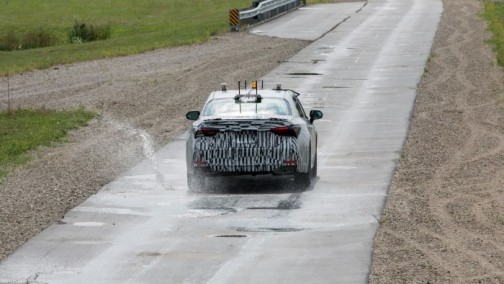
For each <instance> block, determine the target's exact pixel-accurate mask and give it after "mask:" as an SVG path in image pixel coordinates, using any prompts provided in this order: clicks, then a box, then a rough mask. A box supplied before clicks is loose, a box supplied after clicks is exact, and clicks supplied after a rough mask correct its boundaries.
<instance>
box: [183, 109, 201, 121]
mask: <svg viewBox="0 0 504 284" xmlns="http://www.w3.org/2000/svg"><path fill="white" fill-rule="evenodd" d="M199 116H200V112H199V111H196V110H195V111H190V112H188V113H187V114H186V118H187V119H189V120H198V118H199Z"/></svg>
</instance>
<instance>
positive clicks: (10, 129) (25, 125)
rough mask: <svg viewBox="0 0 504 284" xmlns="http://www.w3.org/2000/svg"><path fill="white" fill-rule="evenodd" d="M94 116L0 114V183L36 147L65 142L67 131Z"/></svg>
mask: <svg viewBox="0 0 504 284" xmlns="http://www.w3.org/2000/svg"><path fill="white" fill-rule="evenodd" d="M95 116H96V113H94V112H90V111H86V110H84V109H78V110H68V111H50V110H17V111H13V112H11V113H7V112H1V113H0V183H1V182H2V181H3V180H4V179H5V178H6V176H7V174H8V173H9V172H11V171H12V170H13V169H15V168H16V167H17V166H20V165H23V164H25V163H26V162H28V161H29V160H30V157H29V155H28V154H27V152H28V151H30V150H33V149H35V148H36V147H38V146H41V145H43V146H51V145H53V144H54V143H57V142H64V141H65V136H66V133H67V131H68V130H70V129H76V128H78V127H80V126H82V125H85V124H86V123H87V122H88V121H89V120H90V119H92V118H93V117H95Z"/></svg>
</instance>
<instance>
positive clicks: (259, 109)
mask: <svg viewBox="0 0 504 284" xmlns="http://www.w3.org/2000/svg"><path fill="white" fill-rule="evenodd" d="M223 114H224V115H256V114H260V115H290V114H291V112H290V109H289V105H288V103H287V101H285V100H284V99H281V98H278V99H277V98H263V99H262V100H261V101H260V102H256V101H247V100H244V101H236V100H234V99H232V98H230V99H215V100H212V101H210V102H208V104H207V105H206V106H205V108H204V109H203V115H204V116H218V115H223Z"/></svg>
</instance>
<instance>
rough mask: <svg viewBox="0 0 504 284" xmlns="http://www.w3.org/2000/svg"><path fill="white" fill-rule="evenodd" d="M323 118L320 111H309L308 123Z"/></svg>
mask: <svg viewBox="0 0 504 284" xmlns="http://www.w3.org/2000/svg"><path fill="white" fill-rule="evenodd" d="M322 117H324V114H323V113H322V112H321V111H320V110H311V111H310V122H311V123H313V121H315V120H317V119H321V118H322Z"/></svg>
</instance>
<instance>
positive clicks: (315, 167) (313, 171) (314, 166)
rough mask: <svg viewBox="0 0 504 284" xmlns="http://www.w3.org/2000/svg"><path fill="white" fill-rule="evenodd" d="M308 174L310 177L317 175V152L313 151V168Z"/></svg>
mask: <svg viewBox="0 0 504 284" xmlns="http://www.w3.org/2000/svg"><path fill="white" fill-rule="evenodd" d="M310 176H311V177H312V178H316V177H317V153H315V162H314V163H313V168H312V169H311V172H310Z"/></svg>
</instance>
